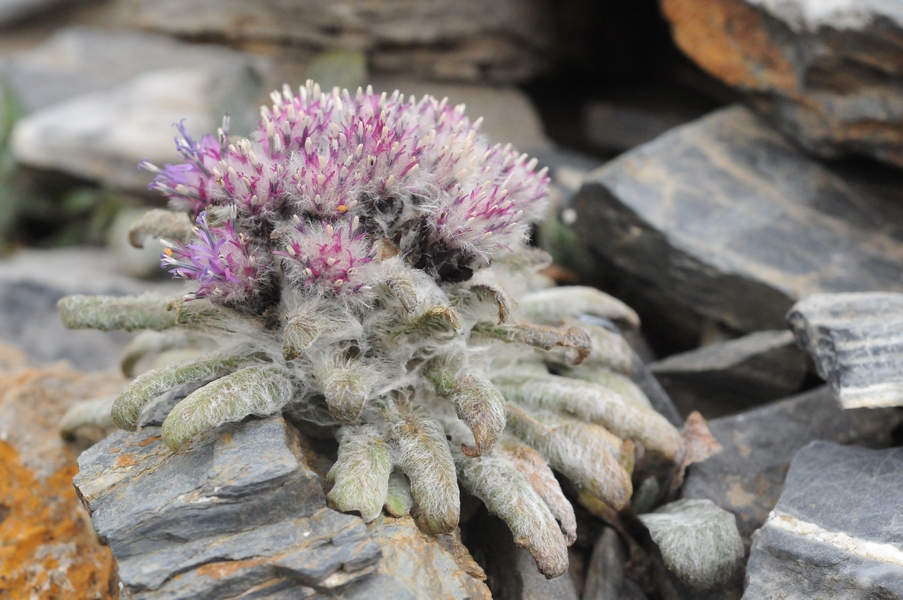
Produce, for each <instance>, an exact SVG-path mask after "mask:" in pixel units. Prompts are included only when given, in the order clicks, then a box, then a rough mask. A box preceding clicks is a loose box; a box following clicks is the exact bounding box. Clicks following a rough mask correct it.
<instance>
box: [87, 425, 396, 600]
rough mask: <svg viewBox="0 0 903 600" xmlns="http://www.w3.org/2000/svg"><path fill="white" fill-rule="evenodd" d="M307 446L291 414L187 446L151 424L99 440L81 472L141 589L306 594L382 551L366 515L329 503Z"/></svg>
mask: <svg viewBox="0 0 903 600" xmlns="http://www.w3.org/2000/svg"><path fill="white" fill-rule="evenodd" d="M301 455H302V454H301V449H300V446H299V438H298V434H297V432H296V431H295V430H294V429H293V428H292V427H291V426H290V425H288V424H287V423H286V422H285V421H284V420H283V419H282V418H281V417H270V418H268V419H262V420H250V421H247V422H244V423H233V424H229V425H225V426H223V427H220V428H219V429H216V430H214V431H211V432H207V433H205V434H204V435H202V436H201V437H200V438H198V439H197V440H195V441H194V442H192V444H191V445H190V447H188V448H186V449H183V450H181V451H180V452H178V453H176V454H173V453H172V452H170V451H169V450H168V449H167V448H166V447H165V446H164V445H163V443H162V442H161V440H160V430H159V429H158V428H156V427H148V428H144V429H142V430H140V431H138V432H136V433H131V432H117V433H114V434H113V435H111V436H110V437H108V438H106V439H105V440H103V441H102V442H100V443H99V444H97V445H95V446H93V447H92V448H90V449H89V450H88V451H86V452H85V453H84V454H82V456H81V457H80V458H79V474H78V475H77V476H76V477H75V479H74V482H73V483H74V484H75V486H76V489H77V490H78V492H79V495H80V496H81V497H82V499H83V501H84V503H85V505H86V506H87V507H88V509H89V510H90V512H91V520H92V523H93V524H94V529H95V530H96V531H97V534H98V535H99V536H100V537H101V538H102V539H104V540H106V542H107V543H108V544H109V546H110V549H111V550H112V552H113V556H114V557H115V558H116V560H117V562H118V563H119V577H120V579H121V580H122V582H123V584H124V585H125V587H126V590H127V591H129V592H130V593H132V594H133V596H134V598H135V599H136V600H140V599H142V598H148V599H151V598H152V599H154V600H156V599H159V598H166V599H175V598H185V599H188V598H196V599H200V598H234V597H239V596H242V594H245V593H249V592H251V590H261V589H263V590H267V593H275V591H280V593H281V592H282V591H284V590H287V589H292V590H295V592H296V594H297V595H298V596H299V597H304V596H305V595H309V594H308V591H307V590H320V591H329V590H331V589H333V588H336V587H341V586H345V585H347V584H349V583H352V582H354V581H355V580H356V579H358V578H360V577H363V576H365V575H366V574H368V573H370V572H372V571H373V570H374V569H375V566H374V565H375V563H376V562H377V561H378V559H379V557H380V555H381V551H380V549H379V547H378V546H377V545H376V544H375V543H374V542H372V541H371V540H370V536H369V534H368V532H367V529H366V527H365V526H364V524H363V522H362V521H361V520H360V519H359V518H357V517H354V516H351V515H344V514H341V513H338V512H335V511H333V510H330V509H328V508H326V505H325V496H324V493H323V488H322V486H321V483H320V480H319V477H318V476H317V475H316V474H315V473H314V472H313V471H311V470H309V469H308V468H307V467H306V466H305V464H304V462H303V461H302V460H301V459H300V458H299V457H300V456H301ZM264 596H265V595H264ZM243 597H245V596H243Z"/></svg>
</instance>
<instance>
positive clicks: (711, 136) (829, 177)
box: [574, 107, 903, 332]
mask: <svg viewBox="0 0 903 600" xmlns="http://www.w3.org/2000/svg"><path fill="white" fill-rule="evenodd" d="M574 208H575V210H576V212H577V216H578V218H577V219H576V221H575V223H574V228H575V231H576V232H577V234H578V236H579V237H580V239H581V240H582V241H583V242H584V243H585V244H586V245H587V247H588V248H589V249H590V250H591V252H593V253H594V254H596V255H598V256H599V257H600V262H601V264H606V262H607V263H610V264H612V265H614V266H615V267H616V268H617V269H619V270H620V272H621V273H622V274H623V276H624V277H625V278H629V279H633V280H635V286H636V287H637V289H638V290H639V292H640V293H642V294H645V295H646V296H656V295H658V297H659V300H658V301H659V303H660V304H662V303H665V304H667V303H670V304H671V305H676V306H678V307H683V308H684V309H689V310H690V311H693V312H694V313H695V314H696V315H698V316H699V317H704V318H710V319H713V320H715V321H720V322H722V323H724V324H726V325H728V326H730V327H732V328H734V329H736V330H738V331H741V332H749V331H757V330H763V329H780V328H782V327H783V326H784V315H785V314H786V312H787V310H789V308H790V307H791V306H792V305H793V303H794V301H796V300H797V299H798V298H800V297H802V296H805V295H809V294H813V293H818V292H841V291H861V290H890V291H896V290H901V289H903V245H901V244H900V243H899V241H897V240H898V239H899V234H900V232H901V227H900V225H899V223H901V222H903V220H901V219H900V218H899V215H900V212H901V207H899V206H894V205H891V204H888V203H881V202H879V201H878V200H877V199H875V198H871V197H867V196H862V195H860V194H858V193H854V192H853V191H852V190H851V189H850V188H849V187H848V186H847V185H845V183H844V182H843V180H841V179H840V178H838V177H836V176H835V175H833V174H832V173H831V172H830V171H828V170H827V169H826V168H825V167H823V166H821V165H820V164H818V163H816V162H814V161H812V160H810V159H808V158H807V157H805V156H804V155H802V154H801V153H800V152H799V151H798V150H796V149H795V148H794V147H793V146H791V145H790V144H789V143H788V142H787V141H785V140H784V139H783V138H782V137H781V136H780V135H779V134H778V133H776V132H775V131H772V130H771V129H769V128H768V127H767V126H766V125H765V124H764V123H763V122H762V121H761V120H760V119H759V118H757V117H756V116H755V115H753V114H752V113H751V112H750V111H748V110H747V109H745V108H740V107H733V108H728V109H724V110H721V111H718V112H715V113H713V114H711V115H709V116H707V117H705V118H703V119H700V120H698V121H695V122H693V123H691V124H689V125H685V126H683V127H678V128H677V129H674V130H672V131H670V132H669V133H667V134H665V135H663V136H661V137H659V138H657V139H656V140H655V141H653V142H650V143H649V144H646V145H644V146H640V147H639V148H636V149H634V150H632V151H630V152H628V153H627V154H625V155H623V156H621V157H620V158H618V159H616V160H614V161H612V162H610V163H608V164H607V165H606V166H605V167H603V168H602V169H599V170H597V171H595V172H594V173H593V175H592V177H591V179H590V180H588V181H587V182H586V183H585V184H584V186H583V188H582V189H581V191H580V193H579V194H578V196H577V198H576V202H575V206H574ZM679 313H680V311H679V310H678V314H677V316H676V317H675V318H673V319H669V317H671V315H670V311H669V310H668V309H667V308H665V310H663V311H662V314H661V318H662V319H665V320H668V321H669V322H670V323H671V324H672V326H673V327H675V328H679V327H681V326H682V323H681V320H680V319H679V318H677V317H679V316H680V314H679ZM647 324H648V323H647Z"/></svg>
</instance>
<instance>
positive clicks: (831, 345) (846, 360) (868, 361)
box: [787, 293, 903, 408]
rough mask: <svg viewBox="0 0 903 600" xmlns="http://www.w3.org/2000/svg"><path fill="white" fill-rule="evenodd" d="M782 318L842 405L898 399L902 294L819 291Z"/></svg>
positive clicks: (901, 400) (902, 371) (902, 399)
mask: <svg viewBox="0 0 903 600" xmlns="http://www.w3.org/2000/svg"><path fill="white" fill-rule="evenodd" d="M787 319H788V321H789V322H790V327H791V328H792V329H793V332H794V334H796V337H797V339H798V340H799V342H800V344H802V345H803V346H804V347H805V348H806V350H807V351H808V352H809V354H810V355H811V356H812V358H813V359H814V360H815V367H816V369H817V370H818V374H819V375H821V376H822V378H823V379H825V380H826V381H827V382H828V384H829V385H830V386H831V391H833V392H834V395H835V397H836V398H837V399H838V400H839V401H840V403H841V405H843V407H844V408H860V407H876V406H900V405H903V355H901V351H903V340H901V337H900V336H901V335H903V294H882V293H862V294H819V295H815V296H810V297H808V298H806V299H805V300H801V301H800V302H797V303H796V304H795V305H794V306H793V309H792V310H791V311H790V314H789V315H788V317H787Z"/></svg>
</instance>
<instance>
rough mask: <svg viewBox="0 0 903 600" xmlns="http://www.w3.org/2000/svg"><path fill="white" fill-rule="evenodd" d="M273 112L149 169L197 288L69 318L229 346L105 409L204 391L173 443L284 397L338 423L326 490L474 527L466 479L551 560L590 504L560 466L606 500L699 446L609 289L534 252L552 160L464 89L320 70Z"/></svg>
mask: <svg viewBox="0 0 903 600" xmlns="http://www.w3.org/2000/svg"><path fill="white" fill-rule="evenodd" d="M272 100H273V105H272V106H271V107H263V108H262V111H261V112H262V115H261V119H260V122H259V125H258V127H257V129H256V131H255V132H254V134H253V135H252V136H251V138H250V139H245V138H233V137H229V135H228V120H226V121H225V122H224V127H223V128H222V129H220V130H219V132H218V135H216V136H212V135H207V136H204V137H202V138H200V140H195V139H193V138H192V137H190V136H189V134H188V133H187V131H186V130H185V128H184V127H183V126H182V125H179V131H180V133H181V137H180V138H177V140H176V146H177V149H178V151H179V152H180V154H181V156H182V158H183V161H182V162H181V163H180V164H176V165H166V166H164V167H162V168H158V167H156V166H153V165H151V164H147V163H145V164H143V167H144V168H146V169H148V170H150V171H152V172H153V173H154V174H155V175H156V177H155V179H154V180H153V183H152V184H151V186H150V188H151V189H153V190H157V191H159V192H161V193H162V194H163V195H164V196H166V197H167V198H169V206H170V209H171V210H169V211H166V210H155V211H151V212H149V213H147V214H146V215H145V216H144V217H142V218H141V219H140V220H139V221H138V222H137V223H135V224H134V226H133V228H132V231H131V239H132V241H133V243H135V244H137V245H140V244H142V243H143V242H144V241H145V239H146V238H148V237H159V238H162V240H161V241H162V243H163V246H164V249H163V254H162V266H163V267H164V268H166V269H168V270H169V271H170V272H171V273H172V274H173V275H174V276H175V277H177V278H180V279H183V280H185V281H186V283H187V293H185V295H184V296H183V297H180V298H175V299H167V298H163V297H160V296H155V295H148V294H146V295H143V296H138V297H127V298H119V297H86V296H71V297H68V298H64V299H63V300H62V301H61V302H60V310H61V313H62V316H63V320H64V322H65V323H66V325H67V326H69V327H73V328H80V327H91V328H97V329H102V330H112V329H124V330H138V329H145V330H151V331H150V332H148V333H144V334H142V335H141V336H139V337H138V338H136V340H135V341H134V343H133V346H132V347H131V348H130V349H129V350H128V351H127V352H126V356H127V358H125V359H124V364H127V365H128V368H127V369H126V370H130V369H131V368H132V367H133V365H134V364H135V362H136V360H137V358H139V357H140V356H141V355H142V354H144V353H146V352H148V351H162V350H166V349H169V348H184V347H185V346H188V345H191V344H195V343H196V342H197V341H198V340H203V339H206V340H207V342H206V343H207V346H208V347H209V346H211V344H212V346H213V347H214V349H213V351H212V352H210V353H209V354H208V355H206V356H203V357H201V358H194V359H192V360H187V361H186V360H182V361H177V362H174V363H170V364H168V365H167V366H164V367H161V368H157V369H154V370H151V371H148V372H146V373H144V374H142V375H140V376H138V377H137V378H135V379H134V380H133V381H132V382H131V384H129V385H128V386H127V387H126V388H125V390H124V391H123V392H122V393H121V395H120V396H119V397H118V398H117V399H116V400H115V403H114V404H113V405H112V419H113V421H114V422H115V424H116V425H117V426H119V427H121V428H123V429H128V430H134V429H136V428H137V426H138V423H139V413H140V412H141V410H142V407H144V406H145V405H146V404H148V402H150V401H151V400H154V399H155V398H157V397H158V396H160V395H161V394H164V393H166V392H169V391H173V390H176V389H178V388H184V387H186V386H191V387H193V388H195V389H194V391H193V392H191V393H190V394H188V395H187V397H185V398H184V399H183V400H181V401H180V402H179V403H178V404H177V405H176V406H175V408H173V409H172V411H171V412H170V414H169V416H168V418H166V420H165V422H164V423H163V427H162V435H163V440H164V442H165V443H166V444H167V445H168V446H169V447H170V448H171V449H172V450H173V451H178V450H179V448H182V447H183V446H184V445H186V444H188V443H190V441H191V440H192V439H193V438H194V437H195V436H197V435H199V434H201V433H202V432H204V431H207V430H210V429H212V428H215V427H217V426H219V425H221V424H223V423H227V422H230V421H238V420H241V419H244V418H246V417H248V416H249V415H258V416H265V415H272V414H275V413H280V412H283V411H284V412H287V413H289V414H290V415H292V416H293V418H295V419H300V420H303V421H308V422H312V423H315V424H317V425H320V426H325V427H328V428H330V429H331V430H332V431H334V435H335V438H336V439H337V440H338V444H339V446H338V459H337V461H336V462H335V465H334V466H333V467H332V469H331V470H330V471H329V474H328V480H329V482H330V483H331V484H332V487H331V491H330V492H329V494H328V498H329V500H330V502H331V504H332V506H334V507H335V508H336V509H338V510H341V511H356V512H358V513H360V515H361V516H362V517H363V519H364V520H365V521H370V520H372V519H375V518H376V517H377V516H379V515H380V514H382V512H383V510H386V511H387V512H388V513H389V514H392V515H395V516H399V515H403V514H407V513H411V514H413V515H414V516H415V517H416V518H417V519H418V522H419V523H420V524H421V526H422V527H423V528H424V529H426V530H427V531H429V532H431V533H434V534H441V533H448V532H450V531H452V530H454V529H455V527H456V526H457V524H458V518H459V511H460V502H459V493H460V492H459V485H460V487H461V488H463V489H464V490H466V491H467V492H468V493H470V494H473V495H474V496H477V497H479V498H480V499H481V500H482V501H483V502H484V503H485V504H486V507H487V508H488V510H489V511H491V512H492V513H494V514H497V515H498V516H500V517H501V518H502V519H504V520H505V521H506V522H507V524H508V525H509V527H510V528H511V531H512V532H513V534H514V538H515V541H516V543H517V545H518V546H521V547H524V548H526V549H527V550H528V551H529V552H530V553H531V554H532V555H533V557H534V558H535V560H536V563H537V565H538V566H539V569H540V571H541V572H542V573H544V574H545V575H546V576H547V577H555V576H558V575H561V574H562V573H564V572H566V570H567V546H568V545H570V544H571V543H573V542H574V540H575V538H576V523H575V517H574V510H573V507H572V506H571V504H570V502H569V501H568V500H567V498H566V497H565V495H564V494H563V492H562V489H561V487H560V484H559V481H558V479H556V477H555V475H554V474H553V471H557V472H558V473H560V474H561V475H563V476H564V477H565V478H567V480H569V482H570V484H569V485H572V486H573V490H574V491H575V493H576V494H577V495H578V497H579V498H581V500H582V501H584V502H585V503H587V505H588V506H589V505H593V506H603V507H606V508H605V510H608V509H611V510H612V514H614V513H615V512H617V511H620V510H621V509H624V508H625V507H626V506H627V505H628V503H629V501H630V499H631V495H632V483H631V479H632V475H635V473H634V469H635V468H636V469H641V467H642V464H653V463H656V462H657V463H658V464H662V463H663V462H664V464H675V463H679V462H680V461H681V460H682V456H683V453H684V442H683V440H682V438H681V435H680V434H679V433H678V431H677V430H676V429H675V428H674V427H673V426H672V425H671V424H670V423H669V422H668V421H667V420H665V419H664V418H663V417H662V416H660V415H659V414H658V413H657V412H655V411H654V410H653V409H652V408H651V407H650V404H649V401H648V400H647V399H646V397H645V396H644V395H643V393H642V392H641V391H640V390H639V388H637V387H636V386H635V385H634V384H633V383H632V382H631V381H630V380H629V378H627V377H626V376H625V375H624V373H626V372H628V371H629V370H630V368H631V364H632V355H631V352H630V350H629V348H628V347H627V346H626V344H625V342H624V340H623V339H622V338H621V337H620V336H619V335H618V334H617V333H613V332H612V331H610V330H608V329H605V328H602V327H599V326H595V325H592V324H588V323H586V322H583V321H580V320H578V319H577V317H578V316H580V315H585V314H591V315H595V316H598V317H603V318H606V319H609V320H614V321H621V322H623V323H625V324H627V325H630V326H636V325H637V324H638V321H637V317H636V315H635V313H634V312H633V311H632V310H630V309H629V308H628V307H626V306H625V305H623V304H622V303H620V302H619V301H617V300H615V299H614V298H612V297H610V296H607V295H605V294H604V293H602V292H600V291H597V290H594V289H591V288H583V287H569V288H554V287H551V286H552V282H551V280H550V279H548V278H547V277H545V276H543V275H541V274H540V273H539V270H541V269H542V268H544V267H546V266H547V265H548V264H549V259H548V256H547V255H546V254H544V253H543V252H541V251H538V250H535V249H531V248H529V247H527V246H526V241H527V239H528V237H529V234H530V229H531V226H532V225H533V224H534V223H536V222H537V221H538V220H539V219H540V218H541V217H542V216H543V215H544V213H545V212H546V210H547V207H548V194H547V184H548V182H549V180H548V177H547V176H546V170H545V169H543V170H542V171H538V172H537V171H536V170H535V166H536V160H535V159H533V160H530V159H528V157H527V156H526V155H522V154H518V153H517V152H516V151H514V150H513V149H512V148H511V147H510V145H509V146H501V145H492V144H490V143H489V141H488V140H487V139H486V137H485V136H484V135H482V134H480V132H479V129H480V121H481V120H480V119H478V120H477V121H475V122H471V121H470V119H469V118H468V117H467V116H465V114H464V107H463V106H457V107H454V106H450V105H448V104H447V102H446V100H441V101H440V100H437V99H435V98H433V97H430V96H426V97H424V98H422V99H420V100H415V99H413V98H406V97H405V96H403V95H401V94H399V93H398V92H395V93H394V94H392V95H391V96H387V95H385V94H382V95H376V94H374V93H373V92H372V90H371V89H369V88H368V89H367V90H366V91H362V90H358V91H357V93H356V94H352V93H349V92H348V91H339V90H338V89H336V90H334V91H333V92H331V93H322V92H321V90H320V88H319V86H318V85H316V84H313V83H312V82H308V83H307V85H305V86H304V87H301V88H300V90H299V93H298V94H297V95H296V94H295V93H293V92H292V91H291V90H290V89H289V88H288V87H286V88H285V89H284V90H283V92H282V93H278V92H275V93H273V95H272Z"/></svg>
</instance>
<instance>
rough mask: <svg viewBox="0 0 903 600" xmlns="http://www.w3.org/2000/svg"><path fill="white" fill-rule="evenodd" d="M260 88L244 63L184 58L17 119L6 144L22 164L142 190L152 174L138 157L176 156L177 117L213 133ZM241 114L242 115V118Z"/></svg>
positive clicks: (246, 110) (196, 131)
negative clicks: (179, 63) (219, 63)
mask: <svg viewBox="0 0 903 600" xmlns="http://www.w3.org/2000/svg"><path fill="white" fill-rule="evenodd" d="M260 93H261V87H260V80H259V77H258V75H257V74H256V73H255V71H254V69H253V68H252V67H251V65H250V64H249V63H243V62H241V61H237V62H235V63H229V64H227V65H225V66H222V67H220V66H215V67H210V66H209V65H203V64H197V65H195V64H192V63H185V64H184V65H182V66H179V67H173V68H170V69H160V70H154V71H148V72H145V73H143V74H142V75H140V76H137V77H135V78H134V79H132V80H131V81H129V82H128V83H126V84H123V85H122V86H119V87H117V88H114V89H112V90H106V91H101V92H93V93H89V94H85V95H82V96H78V97H75V98H72V99H70V100H66V101H63V102H60V103H58V104H55V105H53V106H50V107H48V108H45V109H42V110H39V111H37V112H34V113H32V114H31V115H29V116H27V117H25V118H23V119H21V120H19V121H18V122H17V123H16V126H15V128H14V129H13V132H12V137H11V141H10V144H11V149H12V152H13V155H14V157H15V158H16V160H17V161H18V162H20V163H22V164H25V165H28V166H31V167H37V168H39V169H49V170H57V171H63V172H65V173H69V174H72V175H75V176H78V177H81V178H84V179H90V180H95V181H100V182H101V183H103V184H105V185H107V186H110V187H114V188H122V189H128V190H141V191H143V190H146V189H147V185H148V183H150V181H151V179H152V177H151V175H150V174H149V173H146V172H144V171H140V170H138V168H137V165H138V163H139V162H140V161H141V160H142V159H143V158H148V159H149V160H150V161H151V162H152V163H154V164H157V165H163V164H165V163H169V162H176V161H178V160H179V155H178V154H177V153H176V150H175V145H174V144H173V137H174V136H175V135H177V134H178V132H177V131H175V129H174V128H173V127H172V125H173V124H174V123H179V122H181V121H182V120H184V121H185V124H186V126H187V128H188V130H189V132H190V133H191V134H192V136H193V137H200V136H201V135H204V134H207V133H212V132H214V131H216V127H218V126H219V124H220V123H221V121H222V117H223V114H225V112H229V108H228V107H230V106H231V107H233V108H234V110H233V111H232V112H231V114H232V115H235V116H236V117H237V118H238V122H237V123H236V127H234V128H233V130H234V131H235V132H236V133H238V132H240V131H241V130H242V129H245V130H246V131H247V129H248V128H249V127H248V126H247V125H246V126H245V127H242V126H241V121H244V122H245V123H246V124H249V123H250V122H251V120H252V119H251V117H250V114H251V112H252V110H253V107H254V106H255V103H256V100H257V97H258V96H259V94H260ZM243 115H247V116H245V117H244V119H242V118H241V117H242V116H243Z"/></svg>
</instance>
